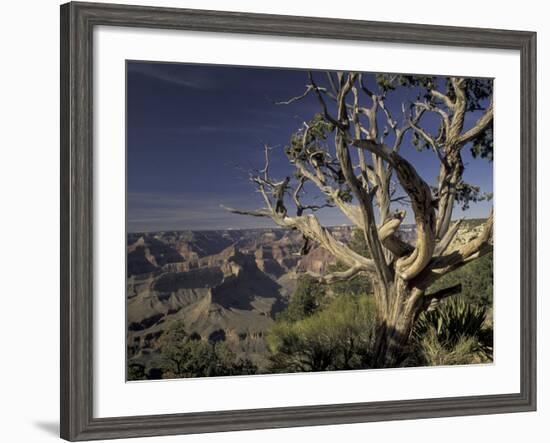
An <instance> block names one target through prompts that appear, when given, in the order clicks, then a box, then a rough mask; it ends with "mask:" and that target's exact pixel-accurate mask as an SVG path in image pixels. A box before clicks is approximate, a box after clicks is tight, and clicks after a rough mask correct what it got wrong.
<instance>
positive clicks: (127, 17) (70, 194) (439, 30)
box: [60, 3, 536, 441]
mask: <svg viewBox="0 0 550 443" xmlns="http://www.w3.org/2000/svg"><path fill="white" fill-rule="evenodd" d="M98 25H106V26H126V27H138V28H162V29H181V30H193V31H215V32H233V33H245V34H266V35H280V36H292V37H301V38H307V37H314V38H327V39H345V40H367V41H377V42H391V43H415V44H430V45H445V46H459V47H471V48H496V49H511V50H516V51H519V53H520V57H521V113H520V114H521V147H520V149H521V270H520V272H521V294H520V297H521V312H520V315H521V354H520V355H521V361H520V365H521V392H520V393H517V394H500V395H483V396H467V397H455V398H448V397H447V398H432V399H420V400H402V401H384V402H369V403H351V404H335V405H318V406H303V407H283V408H273V409H253V410H235V411H209V412H198V413H184V414H167V415H151V416H130V417H109V418H95V417H94V416H93V371H92V368H93V365H92V361H93V343H92V338H93V329H92V328H93V321H92V312H93V309H92V305H93V287H92V286H93V273H94V270H93V247H92V245H93V238H92V234H93V229H92V227H93V198H92V192H93V183H92V177H93V175H92V164H93V162H92V157H93V144H92V128H93V126H92V118H93V103H92V96H93V95H92V64H93V60H92V54H93V50H92V45H93V38H92V36H93V29H94V27H95V26H98ZM60 129H61V276H60V277H61V437H62V438H64V439H67V440H70V441H76V440H92V439H106V438H122V437H144V436H153V435H171V434H189V433H201V432H219V431H237V430H246V429H262V428H281V427H291V426H311V425H327V424H342V423H357V422H370V421H380V420H402V419H420V418H429V417H446V416H459V415H474V414H494V413H507V412H519V411H534V410H535V409H536V34H535V33H534V32H523V31H508V30H495V29H476V28H458V27H445V26H431V25H430V26H428V25H417V24H402V23H380V22H368V21H355V20H340V19H327V18H311V17H293V16H278V15H263V14H248V13H235V12H217V11H200V10H187V9H172V8H155V7H142V6H121V5H113V4H99V3H68V4H65V5H62V6H61V128H60ZM511 295H514V296H515V294H511Z"/></svg>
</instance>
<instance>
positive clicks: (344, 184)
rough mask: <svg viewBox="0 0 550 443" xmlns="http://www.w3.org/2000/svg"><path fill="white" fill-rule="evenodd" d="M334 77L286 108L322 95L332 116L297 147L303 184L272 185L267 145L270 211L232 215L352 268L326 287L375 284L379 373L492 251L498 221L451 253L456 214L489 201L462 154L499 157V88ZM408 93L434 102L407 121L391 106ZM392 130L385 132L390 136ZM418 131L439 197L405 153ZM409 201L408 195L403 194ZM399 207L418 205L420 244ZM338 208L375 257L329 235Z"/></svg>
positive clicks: (293, 154) (263, 178) (416, 108)
mask: <svg viewBox="0 0 550 443" xmlns="http://www.w3.org/2000/svg"><path fill="white" fill-rule="evenodd" d="M326 78H327V79H328V82H326V83H327V86H326V87H325V86H322V85H319V84H317V83H316V82H315V81H314V78H313V75H312V74H311V73H310V74H309V77H308V79H309V82H308V85H307V86H306V91H305V93H304V94H302V95H300V96H298V97H295V98H293V99H290V100H288V101H287V102H284V103H285V104H289V103H292V102H294V101H296V100H301V99H303V98H304V97H306V96H308V95H310V94H314V95H316V97H317V100H318V102H319V105H320V113H319V114H318V115H317V116H316V117H315V118H314V119H312V120H311V121H309V122H304V124H303V127H302V128H301V129H300V130H299V131H298V132H297V133H296V134H295V135H294V136H293V137H292V139H291V143H290V145H289V146H288V147H287V148H286V153H287V156H288V158H289V161H290V163H291V165H292V167H293V168H294V170H295V171H294V177H293V178H292V179H290V178H289V177H286V178H285V179H284V180H282V181H276V180H274V179H273V178H271V177H270V174H269V151H270V148H268V147H267V146H266V147H265V161H266V163H265V167H264V168H263V169H262V170H261V171H258V173H256V174H252V175H251V177H250V178H251V181H252V182H253V183H254V184H255V185H256V187H257V189H258V191H259V192H260V194H261V195H262V197H263V199H264V202H265V207H264V208H263V209H260V210H258V211H244V210H238V209H231V208H228V209H229V210H230V211H232V212H234V213H239V214H244V215H251V216H258V217H269V218H271V219H272V220H273V221H274V222H275V223H276V224H277V225H279V226H281V227H284V228H289V229H296V230H298V231H300V232H301V233H302V234H303V237H304V239H305V242H306V243H305V245H304V246H305V247H304V248H303V249H304V250H305V251H307V250H309V245H308V242H310V241H311V242H315V243H317V244H319V245H320V246H321V247H323V248H324V249H326V250H327V251H328V252H330V253H331V254H332V255H334V256H335V257H336V258H337V259H338V260H339V261H340V262H341V263H343V264H344V265H346V266H347V270H345V271H341V272H333V273H330V274H327V275H318V276H316V277H317V278H318V279H319V280H320V281H321V282H324V283H332V282H335V281H342V280H349V279H352V278H354V277H356V276H357V275H359V274H365V275H368V276H369V277H370V278H371V279H372V283H373V288H374V297H375V300H376V306H377V336H376V337H377V339H376V344H375V353H374V354H375V361H374V362H373V364H374V365H375V366H378V367H390V366H395V365H396V364H398V363H399V361H400V359H401V358H402V356H403V351H404V349H405V346H406V344H407V341H408V339H409V337H410V335H411V331H412V329H413V326H414V323H415V321H416V319H417V318H418V316H419V315H420V314H421V313H422V312H423V311H424V310H427V309H429V308H430V306H433V305H434V303H437V302H438V301H439V300H441V299H443V298H445V297H449V296H452V295H454V294H456V293H459V292H460V289H461V288H460V285H458V286H453V287H451V288H445V289H443V290H440V291H437V292H433V291H432V292H430V291H429V288H430V286H431V285H432V284H433V283H435V282H436V281H437V280H438V279H439V278H441V277H442V276H443V275H445V274H447V273H448V272H451V271H453V270H455V269H457V268H459V267H461V266H464V265H465V264H466V263H469V262H471V261H473V260H475V259H476V258H479V257H481V256H483V255H485V254H487V253H489V252H490V251H492V231H493V215H492V211H491V214H489V215H488V218H487V221H486V223H485V226H484V228H483V231H482V232H481V234H480V235H479V236H478V237H477V238H474V239H473V240H471V241H469V242H468V243H466V244H464V245H463V246H461V247H460V248H458V249H455V250H452V251H449V246H450V245H451V243H452V241H453V239H454V238H455V236H456V234H457V231H458V229H459V225H460V220H458V221H455V222H454V223H452V222H451V221H452V215H453V209H454V207H455V206H456V205H457V204H458V203H460V202H462V203H463V204H467V203H468V201H469V200H472V199H474V200H475V199H477V198H478V197H479V196H478V195H477V192H478V188H475V187H472V186H470V185H468V184H466V183H465V182H464V181H463V178H462V175H463V171H464V164H463V162H462V157H461V151H462V149H463V148H464V146H466V145H468V146H472V143H474V147H475V148H476V149H478V151H479V150H480V149H481V150H483V152H482V155H483V156H488V155H491V153H492V133H491V131H492V122H493V106H492V97H491V85H490V83H484V82H483V81H478V80H472V79H463V78H449V79H447V84H446V86H442V85H441V81H437V80H436V79H435V78H428V77H406V76H387V75H384V76H379V78H378V87H377V88H369V87H368V86H367V85H366V81H365V77H364V76H363V75H362V74H358V73H353V72H350V73H336V74H334V73H327V74H326ZM407 86H413V87H415V88H417V89H418V88H420V89H421V90H423V91H424V92H425V95H424V97H423V99H421V98H419V99H418V100H416V101H413V102H411V103H403V104H402V107H401V110H400V111H401V112H400V117H399V122H398V119H397V118H395V117H394V116H393V115H392V112H391V111H390V109H389V106H387V96H388V95H389V94H391V93H392V91H393V90H395V88H396V87H407ZM375 90H376V92H374V91H375ZM487 103H489V104H487ZM483 104H484V105H483ZM470 111H476V112H477V114H478V118H477V120H476V122H475V124H473V126H471V127H470V128H469V129H467V130H465V129H464V126H465V124H464V123H465V116H466V115H467V113H468V112H470ZM429 114H432V116H436V117H437V119H438V121H439V130H438V131H437V134H433V133H430V131H428V130H427V129H425V126H426V125H424V127H423V120H424V119H425V116H427V115H429ZM380 121H384V122H385V123H384V125H383V126H384V127H383V128H382V129H381V128H380V127H379V126H381V125H380ZM408 132H410V136H409V137H408V139H410V140H412V141H413V142H414V143H415V144H417V145H420V146H421V147H423V148H426V149H430V150H431V151H433V153H434V155H436V156H437V158H438V160H439V162H440V171H439V176H438V179H437V183H436V186H435V187H434V188H432V187H431V186H430V185H428V183H427V182H426V181H425V180H424V179H423V178H422V177H421V176H420V175H419V173H418V172H417V170H416V169H415V167H414V166H413V165H412V164H411V163H410V162H409V161H407V160H406V159H405V158H404V157H403V156H402V155H401V154H400V150H401V145H402V144H403V141H404V140H405V138H406V137H405V135H406V134H407V133H408ZM432 132H434V131H432ZM388 140H391V143H390V142H389V141H388ZM484 143H485V144H484ZM489 145H490V146H489ZM478 153H479V152H478ZM354 163H357V164H354ZM294 181H296V183H295V184H294ZM306 184H308V185H310V186H313V187H315V188H316V189H317V190H318V191H317V192H320V193H321V194H322V195H323V196H324V197H325V198H326V203H325V204H323V205H314V204H304V203H302V200H301V199H302V196H303V191H304V187H305V185H306ZM398 191H400V192H402V193H403V194H404V195H402V196H400V197H399V196H396V193H398ZM289 201H292V203H293V205H294V206H295V207H296V215H293V214H291V211H290V210H288V209H287V205H288V202H289ZM396 202H401V203H403V202H406V203H408V205H409V206H410V208H411V210H412V215H413V219H414V223H415V225H416V239H415V241H414V242H412V243H408V242H406V241H404V240H402V239H401V238H400V237H399V235H397V231H398V229H399V227H400V225H401V223H402V222H403V220H404V218H405V212H404V211H398V212H395V211H392V206H393V205H395V204H396ZM326 205H330V206H334V207H336V208H338V209H339V210H340V211H341V212H342V213H343V214H345V216H346V217H347V218H348V219H349V220H350V222H351V223H353V225H355V226H356V227H357V228H358V229H360V230H361V231H362V232H363V233H364V237H365V240H366V244H367V246H368V250H369V254H368V257H365V256H363V255H360V254H358V253H357V252H355V251H354V250H352V249H351V248H350V247H349V246H347V245H346V244H344V243H343V242H341V241H338V240H337V239H336V238H335V237H334V236H333V235H332V234H331V231H330V229H327V228H326V227H324V226H322V225H321V223H320V222H319V219H318V217H317V216H316V214H315V212H316V211H317V210H319V209H320V208H322V207H324V206H326Z"/></svg>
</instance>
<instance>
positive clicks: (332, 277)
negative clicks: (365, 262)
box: [307, 266, 362, 285]
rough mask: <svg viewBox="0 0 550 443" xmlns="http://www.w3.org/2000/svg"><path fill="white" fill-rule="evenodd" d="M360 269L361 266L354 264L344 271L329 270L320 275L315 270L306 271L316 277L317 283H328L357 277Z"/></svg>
mask: <svg viewBox="0 0 550 443" xmlns="http://www.w3.org/2000/svg"><path fill="white" fill-rule="evenodd" d="M361 271H362V268H361V266H354V267H351V268H349V269H347V270H346V271H339V272H331V273H330V274H325V275H320V274H317V273H315V272H311V271H308V272H307V275H309V276H310V277H313V278H314V279H316V280H317V281H318V282H319V283H322V284H327V285H330V284H332V283H336V282H339V281H349V280H351V279H353V278H355V277H357V276H358V275H359V274H360V273H361Z"/></svg>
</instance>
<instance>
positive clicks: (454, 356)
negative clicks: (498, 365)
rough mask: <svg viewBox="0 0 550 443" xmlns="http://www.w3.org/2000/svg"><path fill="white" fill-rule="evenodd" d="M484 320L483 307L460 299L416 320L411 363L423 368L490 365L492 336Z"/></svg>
mask: <svg viewBox="0 0 550 443" xmlns="http://www.w3.org/2000/svg"><path fill="white" fill-rule="evenodd" d="M486 320H487V309H486V308H485V307H480V306H474V305H471V304H469V303H468V302H467V301H466V300H464V299H463V298H451V299H448V300H446V301H445V302H443V303H441V304H440V305H439V306H438V308H437V309H435V310H433V311H430V312H425V313H423V314H422V315H421V316H420V318H419V319H418V321H417V323H416V325H415V329H414V331H413V337H412V350H413V352H412V355H411V357H410V360H413V361H414V363H415V364H425V365H442V364H467V363H482V362H489V361H492V358H493V357H492V356H493V332H492V329H491V328H489V327H487V326H486ZM409 364H410V362H409Z"/></svg>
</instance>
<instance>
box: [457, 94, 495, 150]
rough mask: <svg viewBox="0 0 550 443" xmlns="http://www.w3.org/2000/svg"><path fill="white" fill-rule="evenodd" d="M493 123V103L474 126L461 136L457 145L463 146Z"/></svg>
mask: <svg viewBox="0 0 550 443" xmlns="http://www.w3.org/2000/svg"><path fill="white" fill-rule="evenodd" d="M492 122H493V102H492V101H491V104H490V105H489V107H488V108H487V109H486V110H485V112H484V114H483V115H482V116H481V117H480V118H479V120H478V121H477V122H476V124H475V125H474V126H473V127H472V128H471V129H469V130H468V131H466V132H465V133H464V134H462V135H461V136H460V138H459V143H461V144H465V143H468V142H470V141H472V140H473V139H474V138H476V137H477V136H478V135H480V134H481V133H482V132H483V131H484V130H485V129H487V127H488V126H489V125H490V124H491V123H492Z"/></svg>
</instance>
